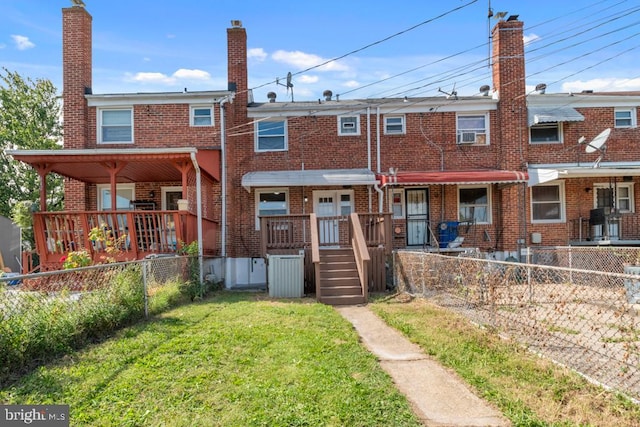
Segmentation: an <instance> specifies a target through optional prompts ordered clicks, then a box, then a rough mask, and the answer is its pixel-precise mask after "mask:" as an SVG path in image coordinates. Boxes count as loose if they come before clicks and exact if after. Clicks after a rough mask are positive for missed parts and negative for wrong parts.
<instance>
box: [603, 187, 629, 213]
mask: <svg viewBox="0 0 640 427" xmlns="http://www.w3.org/2000/svg"><path fill="white" fill-rule="evenodd" d="M593 188H594V197H596V199H598V200H596V203H595V204H596V205H597V206H596V207H606V208H609V209H615V211H616V212H618V213H632V212H634V211H635V209H634V206H635V202H634V197H633V188H634V187H633V182H618V183H616V184H613V185H612V184H610V183H597V184H594V185H593ZM611 202H614V203H615V205H613V206H611ZM609 212H611V210H607V214H608V213H609Z"/></svg>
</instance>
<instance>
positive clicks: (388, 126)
mask: <svg viewBox="0 0 640 427" xmlns="http://www.w3.org/2000/svg"><path fill="white" fill-rule="evenodd" d="M384 133H385V134H386V135H399V134H403V133H405V130H404V116H385V117H384Z"/></svg>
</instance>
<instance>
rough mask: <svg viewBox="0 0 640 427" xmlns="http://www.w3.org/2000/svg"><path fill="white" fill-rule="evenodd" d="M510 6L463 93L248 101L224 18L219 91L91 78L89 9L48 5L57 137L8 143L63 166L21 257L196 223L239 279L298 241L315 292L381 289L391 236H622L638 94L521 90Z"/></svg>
mask: <svg viewBox="0 0 640 427" xmlns="http://www.w3.org/2000/svg"><path fill="white" fill-rule="evenodd" d="M516 18H517V17H513V19H507V20H504V21H500V22H498V23H497V25H496V26H495V28H494V29H493V32H492V61H491V62H492V78H493V81H492V82H491V84H492V85H491V86H489V85H485V86H483V87H481V88H480V91H479V93H478V95H474V96H438V97H425V98H402V99H388V98H385V99H337V98H334V97H333V95H332V94H331V92H330V91H325V93H324V94H323V95H322V97H321V98H320V99H318V101H315V102H308V101H304V102H293V101H292V100H291V101H290V100H286V99H285V100H277V99H276V94H275V93H270V94H269V96H268V99H266V100H263V101H264V102H256V101H255V100H254V99H253V96H252V92H251V90H250V88H249V87H248V70H247V33H246V30H245V29H244V28H243V27H242V25H241V23H240V22H239V21H232V27H231V28H229V29H227V50H228V76H227V77H228V82H229V83H228V87H227V88H225V89H224V90H213V91H207V92H180V93H146V94H144V93H132V94H104V95H98V94H93V93H92V90H91V86H92V82H91V54H92V53H91V16H90V15H89V13H88V12H87V11H86V10H85V9H84V8H82V7H71V8H66V9H63V30H64V31H63V42H64V49H63V66H64V89H63V98H64V129H65V139H64V149H63V150H57V151H55V152H24V151H13V152H11V153H10V154H12V155H13V156H14V158H16V159H18V160H21V161H24V162H27V163H29V164H31V165H33V166H34V167H35V168H36V169H37V170H38V171H39V172H40V173H41V175H43V176H44V175H46V174H47V173H50V172H56V173H59V174H62V175H63V176H65V177H67V178H68V180H67V181H66V186H65V209H66V210H65V212H63V213H49V212H46V206H45V203H44V202H45V200H44V193H43V199H42V200H41V205H42V206H43V209H42V212H38V213H36V214H35V227H36V237H37V239H38V242H37V245H38V251H39V252H41V259H42V260H44V262H45V265H48V266H50V267H51V268H56V261H57V259H58V258H59V255H60V254H62V253H64V251H66V250H69V249H70V248H74V247H89V248H91V249H92V250H96V251H98V252H99V250H100V248H96V244H95V242H91V241H90V240H89V238H88V237H87V233H86V232H84V230H88V229H90V228H91V227H92V226H95V225H96V224H100V226H103V225H105V224H106V226H107V227H108V228H109V230H110V231H112V233H114V234H115V235H122V236H125V237H124V239H122V241H121V242H120V243H121V244H122V248H123V249H125V250H123V253H124V255H125V256H128V257H136V258H140V257H143V256H147V255H149V254H152V253H169V254H170V253H173V252H175V251H177V250H179V246H180V245H181V244H182V243H183V242H187V243H188V242H191V241H198V242H199V243H200V248H201V250H202V255H203V256H207V255H211V256H215V257H217V260H218V262H221V263H222V266H221V267H220V272H219V273H218V274H219V275H221V276H224V278H225V283H226V285H227V286H228V287H235V286H240V287H242V286H251V285H260V284H265V283H266V281H267V260H268V255H274V254H296V253H299V251H303V254H304V259H305V267H304V270H305V272H304V274H305V290H306V291H307V292H309V293H316V295H317V297H318V298H319V299H320V300H323V301H325V302H330V303H335V302H336V301H339V298H340V297H341V296H342V297H345V296H349V292H350V291H349V290H348V289H347V288H349V289H354V288H355V289H356V291H355V292H356V294H357V295H355V296H354V295H351V296H349V298H350V299H349V298H345V299H343V301H350V302H356V301H362V300H366V295H367V292H368V291H377V290H378V291H379V290H384V289H385V288H386V286H387V277H386V273H385V267H388V263H389V260H390V257H389V255H390V254H391V251H392V250H393V249H397V248H417V249H423V250H433V251H440V252H445V253H454V254H455V253H456V252H459V251H465V250H468V249H469V248H478V249H480V250H481V251H482V253H483V254H486V255H487V256H492V257H495V258H497V259H506V258H509V257H515V258H516V259H518V258H519V257H520V254H521V250H522V249H523V248H526V247H529V246H536V245H543V246H555V245H569V244H573V245H602V244H608V245H638V244H640V227H639V220H638V215H637V213H636V208H635V206H636V199H637V191H638V189H637V187H638V186H637V185H635V184H636V182H637V181H638V180H639V176H640V161H639V160H640V131H638V129H637V120H638V112H637V105H638V103H640V93H593V92H583V93H576V94H566V93H559V94H548V93H545V87H544V85H539V86H538V87H537V88H536V91H535V92H534V93H530V94H527V90H526V87H525V75H526V74H525V57H524V45H523V23H522V22H521V21H519V20H517V19H516ZM178 200H184V201H185V202H183V203H186V206H182V207H181V208H180V209H179V208H178V206H177V203H178ZM114 207H116V209H114ZM353 214H355V215H353ZM331 257H333V258H331ZM47 263H48V264H47ZM331 265H334V266H343V267H344V268H335V269H333V270H332V267H331ZM341 269H342V270H345V271H346V270H354V271H355V273H353V274H352V276H353V277H350V278H349V277H344V274H345V273H340V271H338V270H341ZM334 270H336V271H334ZM341 274H342V276H341ZM329 283H336V284H340V285H341V286H342V287H343V288H344V289H342V290H335V289H330V286H329Z"/></svg>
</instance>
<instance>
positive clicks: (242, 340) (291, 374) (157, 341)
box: [0, 292, 420, 426]
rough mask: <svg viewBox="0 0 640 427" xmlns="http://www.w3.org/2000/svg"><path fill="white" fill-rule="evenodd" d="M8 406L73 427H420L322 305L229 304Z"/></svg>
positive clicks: (67, 372)
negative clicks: (31, 408)
mask: <svg viewBox="0 0 640 427" xmlns="http://www.w3.org/2000/svg"><path fill="white" fill-rule="evenodd" d="M0 402H3V403H12V404H68V405H70V411H71V425H74V426H76V425H91V426H103V425H117V426H155V425H167V426H216V425H222V426H417V425H420V423H419V422H418V421H417V419H416V418H415V416H414V414H413V413H412V411H411V409H410V406H409V404H408V402H407V401H406V399H405V398H404V397H403V396H402V395H400V394H399V393H398V392H397V391H396V389H395V388H394V386H393V384H392V382H391V380H390V378H389V377H388V376H387V375H386V374H385V373H384V372H383V371H382V370H381V369H380V368H379V366H378V364H377V362H376V359H375V358H374V357H373V356H372V355H371V354H369V353H368V352H367V351H366V350H365V349H364V348H363V347H362V346H361V345H360V344H359V341H358V336H357V334H356V332H355V331H354V330H353V328H352V326H351V324H349V323H348V322H347V321H345V320H344V319H343V318H342V317H341V316H340V315H339V314H338V313H337V312H336V311H334V310H333V309H332V308H331V307H328V306H325V305H321V304H317V303H315V302H311V301H305V300H302V301H301V300H294V301H291V302H277V301H270V300H268V299H267V298H265V297H264V294H249V293H246V294H238V293H235V294H231V293H225V292H223V293H219V294H215V295H214V296H213V297H211V298H209V299H207V300H205V301H202V302H199V303H195V304H189V305H184V306H181V307H179V308H177V309H173V310H171V311H168V312H166V313H164V314H162V315H159V316H157V317H156V318H154V319H153V320H151V321H149V322H144V323H141V324H139V325H136V326H133V327H129V328H126V329H123V330H121V331H120V332H119V333H117V334H116V335H115V336H114V337H112V338H111V339H109V340H106V341H104V342H102V343H100V344H96V345H92V346H90V347H88V348H86V349H85V350H83V351H80V352H77V353H73V354H72V355H71V356H66V357H64V358H62V359H60V360H59V361H58V362H57V363H54V364H50V365H47V366H44V367H41V368H39V369H37V370H35V371H33V372H32V373H30V374H28V375H26V376H24V377H23V378H22V379H21V380H20V381H19V382H17V383H15V384H13V385H11V386H9V387H7V388H5V389H2V390H0Z"/></svg>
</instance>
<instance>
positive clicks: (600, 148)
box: [578, 128, 611, 169]
mask: <svg viewBox="0 0 640 427" xmlns="http://www.w3.org/2000/svg"><path fill="white" fill-rule="evenodd" d="M610 133H611V128H606V129H605V130H603V131H602V132H600V133H599V134H598V135H597V136H596V137H595V138H593V139H592V140H591V142H589V143H587V145H586V147H584V152H585V153H595V152H596V151H597V152H599V153H600V155H599V156H598V158H597V159H596V161H595V162H594V163H593V166H592V167H593V168H594V169H595V168H597V167H598V166H600V161H601V160H602V158H603V157H604V154H605V152H606V150H607V146H606V145H605V144H606V143H607V139H608V138H609V134H610ZM584 141H585V137H584V136H582V137H580V139H578V144H584Z"/></svg>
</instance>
